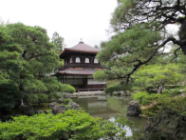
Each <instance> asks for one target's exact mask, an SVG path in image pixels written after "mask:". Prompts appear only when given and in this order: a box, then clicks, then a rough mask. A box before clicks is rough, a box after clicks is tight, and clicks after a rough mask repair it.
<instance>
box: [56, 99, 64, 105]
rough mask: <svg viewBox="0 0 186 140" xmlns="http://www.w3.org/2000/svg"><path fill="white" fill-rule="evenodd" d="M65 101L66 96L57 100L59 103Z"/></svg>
mask: <svg viewBox="0 0 186 140" xmlns="http://www.w3.org/2000/svg"><path fill="white" fill-rule="evenodd" d="M64 102H65V101H64V98H60V99H59V100H58V101H57V103H59V104H62V103H64Z"/></svg>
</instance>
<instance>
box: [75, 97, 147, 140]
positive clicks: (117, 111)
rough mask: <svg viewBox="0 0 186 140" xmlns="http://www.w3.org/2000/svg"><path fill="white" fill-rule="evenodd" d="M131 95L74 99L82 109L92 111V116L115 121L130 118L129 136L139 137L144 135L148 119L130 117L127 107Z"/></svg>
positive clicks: (127, 127) (126, 128)
mask: <svg viewBox="0 0 186 140" xmlns="http://www.w3.org/2000/svg"><path fill="white" fill-rule="evenodd" d="M130 100H131V99H130V97H125V96H123V97H116V96H97V97H79V98H75V99H74V101H75V102H76V103H78V104H79V105H80V106H81V108H82V109H84V110H85V111H86V112H88V113H90V114H91V115H92V116H95V117H101V118H104V119H108V120H110V121H115V120H116V119H117V118H120V119H123V120H129V123H127V126H125V128H124V129H125V130H126V132H127V134H126V135H127V136H134V139H135V137H138V138H139V136H142V134H143V130H144V125H145V122H146V120H145V119H143V118H136V117H128V116H127V115H126V114H127V107H128V103H129V101H130Z"/></svg>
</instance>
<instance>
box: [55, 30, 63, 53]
mask: <svg viewBox="0 0 186 140" xmlns="http://www.w3.org/2000/svg"><path fill="white" fill-rule="evenodd" d="M63 42H64V39H63V38H62V37H61V36H60V35H59V34H58V33H57V32H54V33H53V36H52V43H53V44H54V46H55V49H56V52H57V53H60V52H61V51H62V49H63V47H64V44H63Z"/></svg>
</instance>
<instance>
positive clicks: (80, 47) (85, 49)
mask: <svg viewBox="0 0 186 140" xmlns="http://www.w3.org/2000/svg"><path fill="white" fill-rule="evenodd" d="M69 52H80V53H89V54H97V53H98V52H99V49H98V48H93V47H91V46H89V45H87V44H85V43H84V42H82V41H80V42H79V43H78V44H77V45H76V46H74V47H72V48H65V49H64V51H63V52H62V53H61V55H60V56H61V57H62V56H64V55H65V54H66V53H69Z"/></svg>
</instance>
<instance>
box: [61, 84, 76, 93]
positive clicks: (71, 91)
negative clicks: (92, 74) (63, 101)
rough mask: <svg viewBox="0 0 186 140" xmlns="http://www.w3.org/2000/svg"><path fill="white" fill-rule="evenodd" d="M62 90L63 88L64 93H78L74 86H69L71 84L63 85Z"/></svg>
mask: <svg viewBox="0 0 186 140" xmlns="http://www.w3.org/2000/svg"><path fill="white" fill-rule="evenodd" d="M61 88H62V91H63V92H69V93H73V92H75V91H76V89H75V88H74V87H73V86H71V85H69V84H62V87H61Z"/></svg>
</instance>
